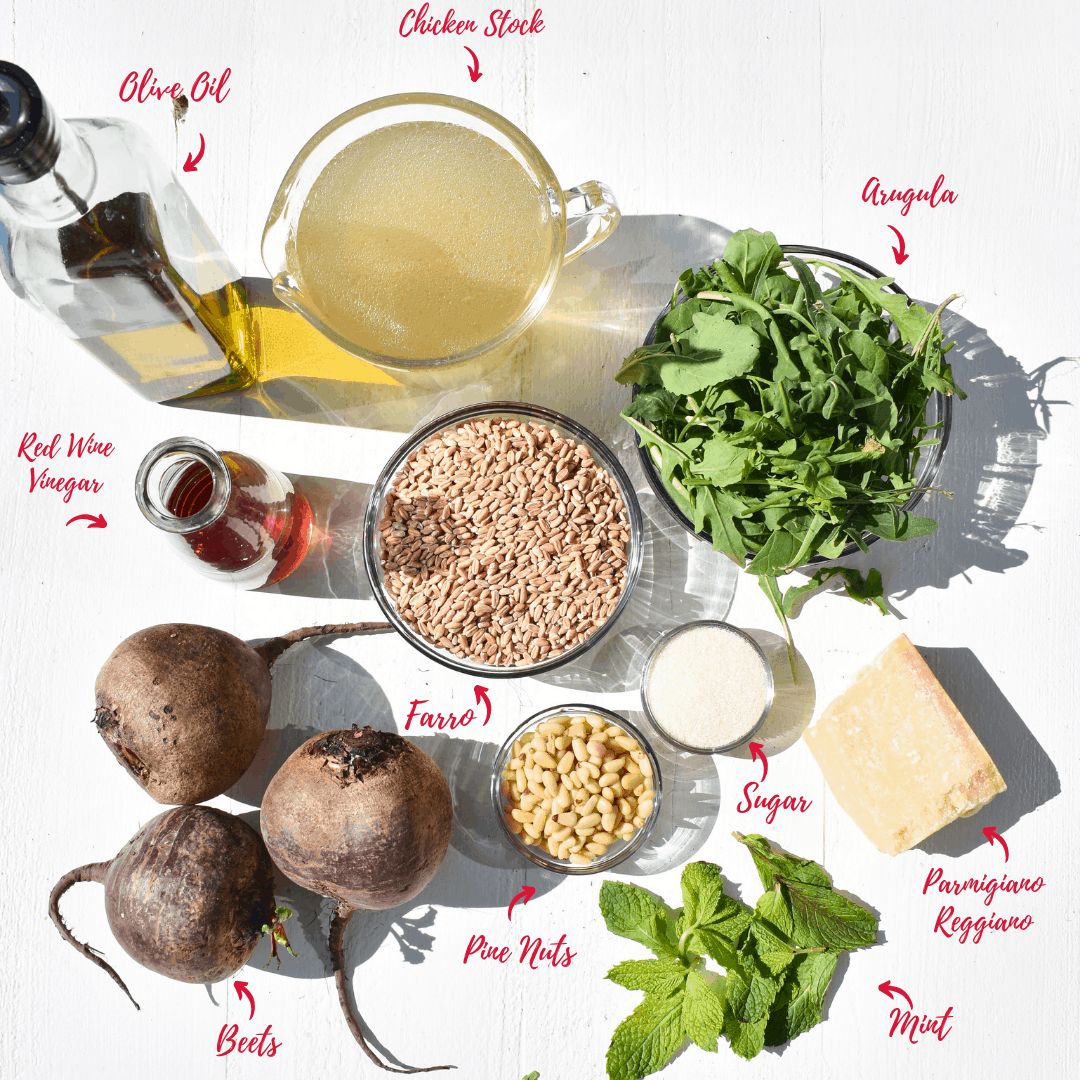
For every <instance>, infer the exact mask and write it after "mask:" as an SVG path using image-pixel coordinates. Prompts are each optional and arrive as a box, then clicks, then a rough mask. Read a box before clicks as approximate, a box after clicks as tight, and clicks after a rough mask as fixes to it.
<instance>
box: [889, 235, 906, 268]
mask: <svg viewBox="0 0 1080 1080" xmlns="http://www.w3.org/2000/svg"><path fill="white" fill-rule="evenodd" d="M889 228H890V229H892V231H893V232H894V233H896V239H897V240H899V241H900V247H899V249H897V248H893V249H892V253H893V255H895V256H896V265H897V266H900V265H902V264H903V262H904V260H905V259H906V258H907V255H906V254H905V252H904V238H903V237H902V236H901V235H900V230H899V229H893V227H892V226H891V225H890V226H889Z"/></svg>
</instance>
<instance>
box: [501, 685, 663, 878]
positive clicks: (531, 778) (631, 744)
mask: <svg viewBox="0 0 1080 1080" xmlns="http://www.w3.org/2000/svg"><path fill="white" fill-rule="evenodd" d="M662 799H663V785H662V782H661V777H660V762H659V761H658V760H657V758H656V754H655V753H654V752H653V748H652V747H651V746H650V745H649V740H648V739H647V738H646V737H645V736H644V735H643V734H642V733H641V732H640V731H639V730H638V729H637V728H636V727H634V725H633V724H631V723H629V722H628V721H627V720H625V719H624V718H623V717H621V716H619V715H618V714H617V713H613V712H611V711H610V710H608V709H602V708H598V707H597V706H595V705H555V706H553V707H551V708H548V709H544V710H543V711H541V712H538V713H535V714H534V715H533V716H530V717H529V719H528V720H526V721H525V722H524V723H522V724H521V725H519V726H518V727H517V729H516V730H514V731H513V732H512V733H511V734H510V736H509V737H508V738H507V740H506V742H504V743H503V745H502V747H501V749H500V750H499V752H498V754H497V755H496V756H495V765H494V767H493V769H492V774H491V802H492V805H493V806H494V808H495V814H496V816H497V817H498V819H499V823H500V825H501V826H502V830H503V833H504V834H505V835H506V838H507V839H508V840H509V841H510V843H511V844H512V845H513V846H514V847H515V848H517V850H518V851H520V852H521V854H522V855H524V856H525V858H527V859H529V860H530V861H531V862H534V863H536V865H537V866H541V867H543V868H544V869H545V870H554V871H555V872H556V873H560V874H595V873H598V872H600V871H602V870H610V869H611V868H612V867H613V866H615V865H617V864H618V863H621V862H622V861H623V860H624V859H628V858H630V856H631V855H633V854H634V852H636V851H637V850H638V849H639V848H640V847H641V845H642V844H643V843H644V842H645V840H646V838H647V837H648V835H649V832H650V831H651V829H652V827H653V826H654V825H655V824H656V821H657V819H658V818H659V816H660V804H661V801H662Z"/></svg>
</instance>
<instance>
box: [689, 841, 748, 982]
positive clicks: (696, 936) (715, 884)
mask: <svg viewBox="0 0 1080 1080" xmlns="http://www.w3.org/2000/svg"><path fill="white" fill-rule="evenodd" d="M682 894H683V913H682V916H681V917H680V919H679V921H678V923H677V924H676V926H675V932H676V933H677V934H678V936H679V945H680V948H681V949H683V950H685V949H686V948H687V947H689V948H690V949H692V950H693V951H695V952H697V953H699V954H700V953H706V954H707V955H709V956H711V957H712V958H713V959H714V960H715V961H716V962H717V963H718V964H723V965H724V966H725V967H728V966H730V965H731V964H733V963H735V961H736V956H735V945H736V943H737V942H738V940H739V938H740V937H741V936H742V935H743V933H744V932H745V930H746V928H747V927H748V926H749V925H750V920H751V918H752V914H751V912H750V909H749V908H748V907H747V906H746V905H745V904H742V903H740V902H739V901H738V900H736V899H735V898H734V897H731V896H728V895H726V894H725V892H724V879H723V878H722V877H721V876H720V867H719V866H716V865H715V864H713V863H707V862H695V863H688V864H687V865H686V867H685V868H684V869H683V873H682Z"/></svg>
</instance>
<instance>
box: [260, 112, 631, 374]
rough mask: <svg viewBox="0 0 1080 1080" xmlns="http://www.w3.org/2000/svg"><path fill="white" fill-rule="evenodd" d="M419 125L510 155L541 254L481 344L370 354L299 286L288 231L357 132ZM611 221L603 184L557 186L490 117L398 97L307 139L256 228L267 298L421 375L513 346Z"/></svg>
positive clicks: (349, 344)
mask: <svg viewBox="0 0 1080 1080" xmlns="http://www.w3.org/2000/svg"><path fill="white" fill-rule="evenodd" d="M425 122H426V123H428V124H445V125H453V126H455V127H458V128H464V129H466V130H467V131H469V132H474V133H476V134H478V135H480V136H483V137H484V138H486V139H488V140H490V141H491V142H493V143H494V144H495V145H496V146H497V147H499V148H500V149H501V150H502V151H505V153H506V154H508V155H509V156H510V157H511V158H512V159H513V161H514V162H515V163H516V164H517V166H519V167H520V169H521V170H522V172H523V173H524V175H525V176H526V177H527V178H528V180H529V182H531V184H532V185H533V186H535V188H536V191H537V196H538V199H539V204H540V205H539V213H540V215H541V216H542V217H543V218H544V226H545V227H544V229H543V236H542V243H543V245H544V250H543V252H542V258H541V259H540V261H539V263H538V266H537V272H536V273H535V275H534V277H533V284H532V287H531V293H530V294H529V295H527V298H526V302H525V303H524V304H523V306H522V307H521V309H520V310H519V311H517V312H516V314H514V315H513V317H509V318H507V319H506V321H505V323H504V324H503V325H501V326H499V327H498V328H497V329H496V330H494V331H493V332H492V333H490V334H488V336H487V337H486V338H485V340H483V341H479V342H477V343H475V344H472V345H470V346H468V347H462V348H460V349H458V350H457V351H453V350H451V351H449V352H447V353H446V354H445V355H434V356H404V355H393V354H392V352H391V351H390V350H387V351H376V350H374V349H372V348H371V347H369V346H367V345H365V344H362V343H360V342H358V341H356V340H354V339H353V335H350V334H348V333H343V332H342V331H341V329H340V327H339V328H337V329H335V327H334V326H333V325H332V324H331V320H330V318H329V317H328V316H327V314H326V312H325V311H324V310H322V308H321V307H320V303H319V301H318V299H317V298H316V296H315V295H314V294H315V290H314V289H313V288H312V286H311V282H307V283H305V280H304V275H303V272H302V268H301V266H300V262H301V258H300V255H299V253H298V248H297V234H298V230H299V229H300V228H301V216H302V214H303V211H304V207H305V205H306V204H307V202H308V199H309V196H310V195H311V193H312V189H313V187H315V185H316V182H317V181H318V180H319V177H320V175H321V174H322V173H323V171H324V170H325V169H326V168H327V166H328V165H330V163H331V162H333V161H334V159H335V158H337V157H338V155H340V154H341V153H342V152H343V151H345V150H346V149H347V148H349V147H351V146H352V145H353V144H355V143H357V141H358V140H360V139H363V138H364V137H365V136H371V135H373V134H375V133H377V132H384V131H385V130H386V129H389V128H391V127H393V126H394V125H408V124H417V123H420V124H423V123H425ZM499 210H500V208H499V206H498V205H492V206H491V214H492V215H493V216H494V215H497V214H498V213H499ZM618 222H619V209H618V206H617V205H616V203H615V198H614V196H613V195H612V193H611V192H610V190H609V189H608V188H607V187H606V186H605V185H603V184H601V183H598V182H596V181H590V182H587V183H585V184H582V185H580V186H578V187H575V188H570V189H569V190H567V191H564V190H563V189H562V187H561V186H560V185H559V182H558V180H556V178H555V175H554V173H553V172H552V170H551V166H550V165H548V163H547V162H546V161H545V160H544V158H543V156H542V155H541V154H540V151H539V150H537V148H536V147H535V146H534V145H533V143H532V142H531V141H530V140H529V139H528V138H527V137H526V136H525V134H524V133H523V132H521V131H519V130H518V129H517V128H516V127H515V126H514V125H513V124H511V123H510V122H509V121H508V120H506V119H505V118H504V117H502V116H500V115H499V114H498V113H495V112H492V111H491V110H490V109H486V108H484V107H483V106H480V105H477V104H475V103H474V102H471V101H466V100H465V99H464V98H457V97H449V96H446V95H442V94H422V93H413V94H398V95H395V96H392V97H385V98H378V99H377V100H375V101H369V102H366V103H365V104H363V105H358V106H357V107H356V108H354V109H350V110H349V111H348V112H345V113H342V114H341V116H339V117H337V118H336V119H334V120H332V121H331V122H330V123H329V124H327V125H326V126H325V127H324V128H322V130H321V131H319V132H318V133H317V134H316V135H315V136H313V137H312V138H311V139H310V140H309V141H308V143H307V145H306V146H304V148H303V149H302V150H301V151H300V153H299V155H297V157H296V160H295V161H293V163H292V165H291V166H290V167H289V170H288V172H287V173H286V174H285V178H284V179H283V180H282V182H281V186H280V187H279V189H278V192H277V195H276V196H275V198H274V203H273V206H272V207H271V209H270V215H269V217H268V219H267V222H266V226H265V228H264V230H263V238H262V256H263V262H264V263H265V264H266V268H267V270H269V272H270V274H271V275H272V277H273V287H274V292H275V294H276V295H277V296H278V297H279V298H280V299H281V300H282V302H283V303H285V304H286V305H287V306H289V307H290V308H292V309H293V310H295V311H297V312H298V313H299V314H301V315H302V316H303V317H304V318H305V319H307V320H308V322H310V323H311V324H312V325H313V326H314V327H316V329H318V330H319V331H320V332H322V333H323V334H324V335H326V337H328V338H329V339H330V340H331V341H333V342H334V343H335V344H337V345H339V346H340V347H341V348H343V349H345V350H346V351H348V352H350V353H352V354H353V355H354V356H358V357H361V358H362V359H364V360H367V361H369V362H370V363H372V364H375V365H376V366H378V367H382V368H386V369H389V370H392V371H396V372H403V373H409V372H430V371H431V370H432V369H441V368H447V367H451V366H453V365H457V364H462V363H464V362H465V361H469V360H472V359H475V358H477V357H480V356H484V355H485V354H489V353H493V352H495V351H496V350H498V349H500V347H502V346H506V345H508V344H510V343H512V342H513V341H514V340H515V339H516V338H518V337H519V336H520V335H521V334H522V333H523V332H524V331H525V329H526V328H527V327H528V326H529V325H530V323H532V322H533V320H534V319H535V318H536V317H537V316H538V315H539V314H540V312H541V311H542V310H543V308H544V305H545V304H546V303H547V301H548V298H549V297H550V295H551V292H552V290H553V289H554V287H555V282H556V280H557V279H558V275H559V271H560V269H561V267H562V265H563V263H565V262H567V261H569V260H570V259H573V258H575V257H576V256H577V255H580V254H581V253H582V252H583V251H586V250H588V249H589V248H590V247H593V246H594V245H595V244H598V243H600V242H601V241H602V240H604V239H606V238H607V237H608V236H609V235H610V234H611V232H612V231H613V230H614V229H615V227H616V225H617V224H618ZM402 351H408V350H402Z"/></svg>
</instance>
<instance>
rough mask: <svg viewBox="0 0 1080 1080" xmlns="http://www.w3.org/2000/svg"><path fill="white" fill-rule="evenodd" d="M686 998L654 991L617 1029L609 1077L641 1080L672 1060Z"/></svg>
mask: <svg viewBox="0 0 1080 1080" xmlns="http://www.w3.org/2000/svg"><path fill="white" fill-rule="evenodd" d="M605 884H608V883H607V882H605ZM683 997H684V995H683V994H674V995H672V996H671V997H667V998H661V997H655V996H653V995H652V994H650V995H648V996H647V997H646V998H645V1000H644V1001H643V1002H642V1003H641V1004H640V1005H639V1006H638V1007H637V1008H636V1009H635V1010H634V1011H633V1012H632V1013H631V1014H630V1015H629V1016H628V1017H627V1018H626V1019H625V1020H624V1021H623V1022H622V1023H621V1024H620V1025H619V1026H618V1027H617V1028H616V1029H615V1034H614V1036H612V1039H611V1046H609V1047H608V1052H607V1072H608V1077H609V1080H641V1077H643V1076H647V1075H648V1074H649V1073H653V1072H656V1071H657V1070H658V1069H662V1068H663V1067H664V1066H665V1065H666V1064H667V1063H668V1061H669V1060H670V1059H671V1056H672V1054H674V1053H675V1051H676V1050H678V1049H679V1047H680V1046H682V1043H683V1021H682V1008H683Z"/></svg>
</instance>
